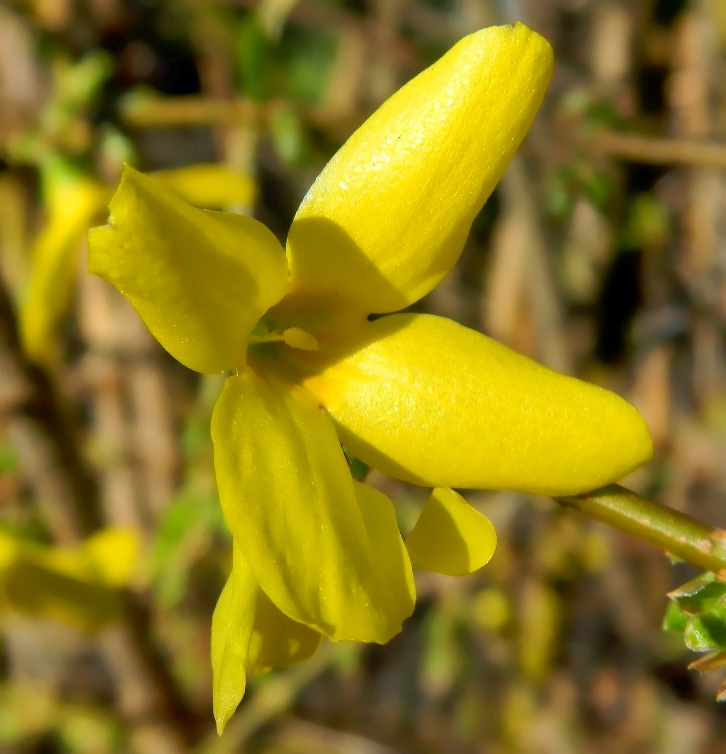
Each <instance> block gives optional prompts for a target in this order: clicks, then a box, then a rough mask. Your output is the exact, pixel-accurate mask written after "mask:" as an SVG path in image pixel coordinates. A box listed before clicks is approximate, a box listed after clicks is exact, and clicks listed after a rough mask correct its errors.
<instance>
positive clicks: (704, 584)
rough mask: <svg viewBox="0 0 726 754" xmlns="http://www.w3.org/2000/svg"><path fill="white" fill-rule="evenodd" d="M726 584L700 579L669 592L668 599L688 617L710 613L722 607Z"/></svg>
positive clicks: (706, 578)
mask: <svg viewBox="0 0 726 754" xmlns="http://www.w3.org/2000/svg"><path fill="white" fill-rule="evenodd" d="M724 595H726V583H724V582H722V581H713V580H712V579H711V578H708V577H700V578H697V579H693V581H689V582H688V583H687V584H684V585H683V586H682V587H679V588H678V589H676V590H675V591H673V592H671V593H670V594H669V595H668V597H669V598H670V599H671V600H672V601H673V602H675V604H676V605H678V607H679V609H680V610H681V611H682V612H684V613H687V614H688V615H700V614H702V613H710V612H713V611H714V610H718V609H719V608H722V607H723V602H722V601H723V598H724Z"/></svg>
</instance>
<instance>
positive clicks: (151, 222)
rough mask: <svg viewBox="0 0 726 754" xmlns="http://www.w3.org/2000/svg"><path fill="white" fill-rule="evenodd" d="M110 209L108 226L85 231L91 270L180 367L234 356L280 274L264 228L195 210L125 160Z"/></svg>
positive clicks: (276, 291)
mask: <svg viewBox="0 0 726 754" xmlns="http://www.w3.org/2000/svg"><path fill="white" fill-rule="evenodd" d="M110 211H111V219H110V224H109V225H106V226H103V227H101V228H94V229H93V230H92V231H91V233H90V234H89V244H90V260H89V266H90V270H91V272H94V273H96V274H97V275H100V276H101V277H103V278H105V279H106V280H108V281H109V282H110V283H112V284H113V285H115V286H116V287H117V288H118V289H119V290H120V291H121V292H122V293H123V294H124V295H125V296H126V297H127V298H128V299H129V301H130V302H131V303H132V304H133V305H134V308H135V309H136V311H137V312H138V313H139V314H140V315H141V317H142V319H143V320H144V322H145V323H146V325H147V327H148V328H149V330H151V332H152V334H153V335H154V336H155V337H156V338H157V339H158V340H159V342H160V343H161V344H162V345H163V346H164V348H166V349H167V350H168V351H169V353H171V355H172V356H174V357H175V358H176V359H178V360H179V361H181V362H182V364H185V365H186V366H188V367H190V368H191V369H196V370H197V371H200V372H209V373H213V372H222V371H225V370H227V369H231V368H232V367H234V366H235V365H237V364H238V363H240V361H241V360H243V359H244V352H245V346H246V343H247V338H248V336H249V334H250V332H251V331H252V328H253V327H254V326H255V324H256V323H257V321H258V320H259V318H260V317H261V315H262V314H263V313H264V312H265V311H266V310H267V309H268V308H269V307H270V306H271V305H272V304H274V303H275V302H276V301H278V300H279V299H280V296H281V295H282V290H283V287H284V285H285V283H286V280H287V269H286V261H285V257H284V254H283V252H282V249H281V248H280V245H279V243H278V242H277V240H276V238H275V237H274V236H273V235H272V233H271V232H270V231H269V230H267V228H265V227H264V225H262V224H261V223H258V222H257V221H256V220H253V219H251V218H249V217H242V216H240V215H231V214H225V213H221V212H209V211H204V210H199V209H195V208H194V207H192V206H191V205H189V204H187V203H186V202H184V201H183V200H181V199H179V198H178V197H177V196H175V195H174V194H173V193H171V192H170V191H168V190H167V189H165V188H164V187H163V186H162V185H161V184H159V183H158V182H156V181H154V179H153V178H149V177H148V176H145V175H142V174H141V173H139V172H137V171H136V170H134V169H133V168H130V167H127V168H126V169H125V170H124V176H123V179H122V181H121V185H120V187H119V189H118V191H117V192H116V194H115V196H114V198H113V199H112V201H111V205H110Z"/></svg>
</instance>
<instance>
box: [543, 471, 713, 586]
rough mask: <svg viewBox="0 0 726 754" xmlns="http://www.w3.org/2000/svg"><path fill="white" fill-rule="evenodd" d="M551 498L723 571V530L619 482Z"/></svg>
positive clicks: (706, 567) (689, 560)
mask: <svg viewBox="0 0 726 754" xmlns="http://www.w3.org/2000/svg"><path fill="white" fill-rule="evenodd" d="M554 499H555V500H556V501H557V502H558V503H560V505H564V506H567V507H569V508H575V509H577V510H578V511H580V512H581V513H584V514H585V515H586V516H589V517H590V518H595V519H597V520H598V521H603V522H604V523H606V524H609V525H610V526H612V527H614V528H615V529H619V530H620V531H622V532H625V533H626V534H630V535H631V536H633V537H636V538H637V539H640V540H642V541H643V542H648V543H649V544H652V545H655V546H656V547H659V548H661V549H662V550H665V551H666V552H668V553H670V554H671V555H675V556H676V557H678V558H681V559H682V560H685V561H687V562H688V563H692V564H693V565H695V566H698V567H699V568H703V569H704V570H705V571H714V572H716V573H717V572H719V571H724V572H725V573H726V531H724V530H723V529H713V528H711V527H710V526H707V525H706V524H704V523H702V522H701V521H698V520H697V519H695V518H692V517H691V516H688V515H686V514H685V513H681V512H680V511H676V510H673V509H672V508H667V507H666V506H665V505H661V504H660V503H656V502H655V501H654V500H649V499H648V498H647V497H643V496H642V495H638V494H637V493H636V492H633V491H632V490H628V489H626V488H625V487H621V486H620V485H619V484H610V485H608V486H607V487H602V488H600V489H599V490H595V491H594V492H588V493H585V494H582V495H570V496H567V497H556V498H554Z"/></svg>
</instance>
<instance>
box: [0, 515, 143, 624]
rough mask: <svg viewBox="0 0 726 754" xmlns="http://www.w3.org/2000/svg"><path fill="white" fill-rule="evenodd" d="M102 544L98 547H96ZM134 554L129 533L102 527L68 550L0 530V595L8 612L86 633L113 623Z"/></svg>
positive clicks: (120, 607) (134, 543)
mask: <svg viewBox="0 0 726 754" xmlns="http://www.w3.org/2000/svg"><path fill="white" fill-rule="evenodd" d="M102 546H103V549H100V548H101V547H102ZM137 550H138V537H137V536H136V534H135V533H134V532H133V531H132V530H129V529H116V528H109V529H103V530H101V531H100V532H99V533H98V534H96V535H95V536H94V537H91V538H89V539H88V540H86V541H85V542H83V543H82V544H81V545H79V546H77V547H72V548H60V547H48V546H44V545H40V544H38V543H36V542H30V541H27V540H24V539H21V538H19V537H16V536H14V535H12V534H9V533H7V532H1V531H0V594H1V595H2V602H3V603H4V604H5V605H6V606H7V607H10V608H13V609H15V610H19V611H21V612H24V613H27V614H29V615H33V616H39V617H43V618H51V619H53V620H59V621H62V622H64V623H68V624H70V625H72V626H76V627H77V628H80V629H82V630H85V631H97V630H99V629H101V628H103V627H105V626H106V625H107V624H108V623H110V622H112V621H114V620H117V619H118V618H119V617H120V616H121V615H122V613H123V601H122V599H121V595H120V593H119V591H118V589H117V588H116V587H120V586H124V585H126V584H128V581H129V577H130V575H131V572H132V570H133V565H135V563H136V562H137V559H135V560H134V561H133V563H132V562H131V559H132V557H133V556H134V554H135V553H136V551H137Z"/></svg>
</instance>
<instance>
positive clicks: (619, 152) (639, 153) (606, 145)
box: [589, 131, 726, 169]
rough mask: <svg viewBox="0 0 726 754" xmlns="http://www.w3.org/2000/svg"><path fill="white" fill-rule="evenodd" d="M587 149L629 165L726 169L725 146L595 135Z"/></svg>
mask: <svg viewBox="0 0 726 754" xmlns="http://www.w3.org/2000/svg"><path fill="white" fill-rule="evenodd" d="M589 145H590V146H592V147H593V148H594V149H595V150H597V151H599V152H602V153H604V154H608V155H612V156H614V157H624V158H625V159H627V160H630V161H632V162H641V163H646V164H650V165H698V166H702V167H710V168H720V169H726V144H716V143H713V142H711V143H709V142H704V141H689V140H685V139H658V138H654V137H651V136H642V135H641V134H628V133H618V132H617V131H598V132H597V133H595V134H594V135H593V137H592V140H591V141H590V142H589Z"/></svg>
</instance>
